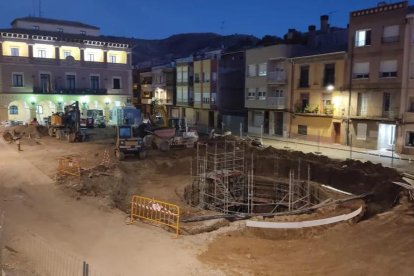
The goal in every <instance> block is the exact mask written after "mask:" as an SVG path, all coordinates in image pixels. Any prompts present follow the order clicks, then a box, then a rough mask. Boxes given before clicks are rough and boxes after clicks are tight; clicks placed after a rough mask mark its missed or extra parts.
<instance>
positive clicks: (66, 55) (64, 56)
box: [63, 50, 72, 58]
mask: <svg viewBox="0 0 414 276" xmlns="http://www.w3.org/2000/svg"><path fill="white" fill-rule="evenodd" d="M69 56H72V53H71V51H67V50H65V51H63V58H67V57H69Z"/></svg>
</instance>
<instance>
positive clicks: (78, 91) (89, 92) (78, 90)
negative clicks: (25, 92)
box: [33, 87, 108, 95]
mask: <svg viewBox="0 0 414 276" xmlns="http://www.w3.org/2000/svg"><path fill="white" fill-rule="evenodd" d="M107 92H108V90H107V89H105V88H98V89H91V88H76V89H66V88H62V89H44V88H43V87H33V93H34V94H66V95H106V94H107Z"/></svg>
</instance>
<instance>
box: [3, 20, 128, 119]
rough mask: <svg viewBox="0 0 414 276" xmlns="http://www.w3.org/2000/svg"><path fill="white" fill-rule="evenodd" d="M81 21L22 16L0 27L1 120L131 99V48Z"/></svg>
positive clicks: (39, 116) (101, 106)
mask: <svg viewBox="0 0 414 276" xmlns="http://www.w3.org/2000/svg"><path fill="white" fill-rule="evenodd" d="M128 42H129V41H127V40H125V39H123V38H108V37H104V36H100V35H99V28H98V27H95V26H91V25H87V24H84V23H80V22H74V21H64V20H55V19H47V18H36V17H24V18H17V19H15V20H13V22H12V23H11V28H7V29H0V73H1V74H0V120H15V121H21V122H27V121H29V120H30V119H31V118H34V117H36V118H37V119H38V121H39V122H42V121H43V120H44V119H45V118H47V117H48V116H50V115H51V114H52V113H53V112H59V111H62V110H63V107H64V106H65V105H67V104H71V103H73V102H74V101H79V102H80V104H81V108H82V112H83V113H84V112H86V110H88V109H99V110H103V112H104V114H105V115H106V117H107V119H109V117H110V110H111V109H112V108H114V107H116V106H122V105H126V104H129V103H131V96H132V93H131V92H132V74H131V47H130V45H129V44H128Z"/></svg>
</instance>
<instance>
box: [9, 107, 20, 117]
mask: <svg viewBox="0 0 414 276" xmlns="http://www.w3.org/2000/svg"><path fill="white" fill-rule="evenodd" d="M9 114H10V115H18V114H19V108H18V107H17V105H11V106H10V108H9Z"/></svg>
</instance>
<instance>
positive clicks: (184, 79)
mask: <svg viewBox="0 0 414 276" xmlns="http://www.w3.org/2000/svg"><path fill="white" fill-rule="evenodd" d="M182 82H188V67H183V68H182Z"/></svg>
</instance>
